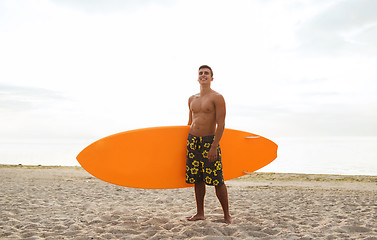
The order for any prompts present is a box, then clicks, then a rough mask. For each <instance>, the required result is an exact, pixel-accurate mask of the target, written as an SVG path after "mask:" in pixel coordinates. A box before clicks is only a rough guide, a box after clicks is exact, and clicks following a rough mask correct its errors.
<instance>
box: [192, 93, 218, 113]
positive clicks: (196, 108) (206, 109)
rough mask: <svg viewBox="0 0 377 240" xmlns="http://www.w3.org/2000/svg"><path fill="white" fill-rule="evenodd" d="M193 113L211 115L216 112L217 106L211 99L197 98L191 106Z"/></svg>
mask: <svg viewBox="0 0 377 240" xmlns="http://www.w3.org/2000/svg"><path fill="white" fill-rule="evenodd" d="M190 109H191V111H192V112H193V113H211V112H213V111H215V104H214V103H213V101H212V100H211V99H210V98H201V97H196V98H194V99H193V100H192V102H191V104H190Z"/></svg>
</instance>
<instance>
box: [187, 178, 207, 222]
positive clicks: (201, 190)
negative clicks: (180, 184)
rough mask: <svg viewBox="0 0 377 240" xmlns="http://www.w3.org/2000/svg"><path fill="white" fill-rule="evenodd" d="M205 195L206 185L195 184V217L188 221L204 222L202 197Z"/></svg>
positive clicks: (202, 183) (201, 183)
mask: <svg viewBox="0 0 377 240" xmlns="http://www.w3.org/2000/svg"><path fill="white" fill-rule="evenodd" d="M205 195H206V184H205V183H204V182H200V183H195V199H196V211H197V212H196V215H194V216H193V217H191V218H189V219H188V220H189V221H197V220H204V219H205V217H204V196H205Z"/></svg>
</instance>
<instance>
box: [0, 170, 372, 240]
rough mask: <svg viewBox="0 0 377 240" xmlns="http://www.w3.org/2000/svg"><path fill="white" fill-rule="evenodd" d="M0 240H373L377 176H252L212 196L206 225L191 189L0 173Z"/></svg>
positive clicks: (72, 174) (66, 173) (80, 173)
mask: <svg viewBox="0 0 377 240" xmlns="http://www.w3.org/2000/svg"><path fill="white" fill-rule="evenodd" d="M0 179H1V187H0V212H1V213H0V239H368V240H372V239H376V240H377V177H365V176H364V177H363V176H334V175H303V174H273V173H257V174H252V175H249V176H246V177H242V178H241V179H237V180H231V181H227V186H228V192H229V198H230V210H231V214H232V216H233V218H234V222H235V223H234V224H231V225H227V224H225V223H221V221H222V218H223V217H222V211H221V208H220V205H219V203H218V201H217V199H216V197H215V194H214V189H213V188H212V187H209V188H207V195H206V214H207V220H205V221H198V222H189V221H187V220H186V217H189V216H191V215H193V214H194V213H195V200H194V194H193V189H192V188H185V189H171V190H144V189H132V188H125V187H119V186H115V185H112V184H109V183H106V182H103V181H101V180H98V179H96V178H93V177H92V176H91V175H89V174H88V173H87V172H85V171H84V170H83V169H81V168H79V167H26V166H23V167H21V166H1V167H0Z"/></svg>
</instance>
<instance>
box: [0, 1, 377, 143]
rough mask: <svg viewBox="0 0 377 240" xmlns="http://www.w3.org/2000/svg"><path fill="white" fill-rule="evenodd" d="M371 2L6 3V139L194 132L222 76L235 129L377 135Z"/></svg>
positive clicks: (0, 122)
mask: <svg viewBox="0 0 377 240" xmlns="http://www.w3.org/2000/svg"><path fill="white" fill-rule="evenodd" d="M376 9H377V1H375V0H297V1H295V0H289V1H280V0H245V1H242V0H234V1H221V0H213V1H208V0H200V1H199V0H190V1H188V0H187V1H183V0H182V1H179V0H177V1H175V0H153V1H152V0H144V1H142V0H139V1H130V0H128V1H122V0H112V1H110V0H108V1H105V0H103V1H101V0H92V1H85V0H44V1H42V0H41V1H38V0H30V1H27V0H25V1H22V0H20V1H13V0H9V1H7V0H0V34H1V36H0V136H1V138H47V137H48V138H50V137H51V138H94V139H98V138H101V137H104V136H106V135H110V134H113V133H117V132H121V131H125V130H131V129H134V128H141V127H152V126H166V125H185V124H186V123H187V120H188V106H187V100H188V98H189V97H190V96H191V95H192V94H195V93H197V92H198V91H199V84H198V83H197V81H196V80H197V69H198V67H199V66H200V65H202V64H208V65H210V66H211V67H212V68H213V71H214V81H213V85H212V87H213V89H214V90H216V91H218V92H220V93H221V94H223V96H224V97H225V100H226V103H227V120H226V126H227V127H228V128H235V129H239V130H245V131H250V132H253V133H256V134H260V135H262V136H266V137H269V138H271V139H273V138H274V137H284V136H349V135H351V136H365V135H367V136H377V124H376V123H377V44H376V43H377V14H376Z"/></svg>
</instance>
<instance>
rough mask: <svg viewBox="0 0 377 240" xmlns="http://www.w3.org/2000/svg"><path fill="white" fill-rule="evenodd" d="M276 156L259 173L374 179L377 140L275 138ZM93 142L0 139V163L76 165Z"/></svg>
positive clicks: (374, 138)
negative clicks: (333, 175) (370, 177)
mask: <svg viewBox="0 0 377 240" xmlns="http://www.w3.org/2000/svg"><path fill="white" fill-rule="evenodd" d="M272 140H273V141H274V142H275V143H277V144H278V146H279V149H278V157H277V159H275V160H274V161H273V162H272V163H270V164H269V165H267V166H265V167H264V168H262V169H260V170H258V171H259V172H277V173H308V174H341V175H372V176H377V137H311V138H303V137H301V138H276V139H272ZM91 142H93V141H92V140H83V139H33V140H30V139H21V140H20V139H15V140H12V141H10V140H9V139H0V164H16V165H17V164H22V165H60V166H78V165H79V163H78V162H77V161H76V156H77V154H78V153H79V152H80V151H81V150H82V149H83V148H85V147H86V146H87V145H89V144H90V143H91Z"/></svg>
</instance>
